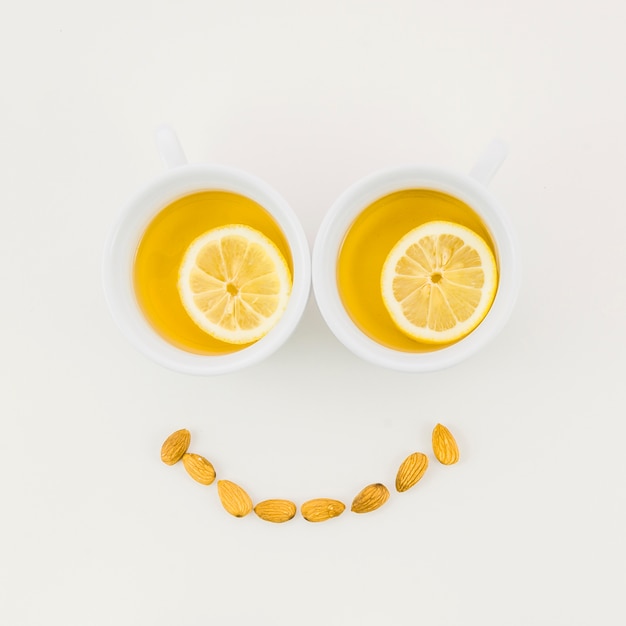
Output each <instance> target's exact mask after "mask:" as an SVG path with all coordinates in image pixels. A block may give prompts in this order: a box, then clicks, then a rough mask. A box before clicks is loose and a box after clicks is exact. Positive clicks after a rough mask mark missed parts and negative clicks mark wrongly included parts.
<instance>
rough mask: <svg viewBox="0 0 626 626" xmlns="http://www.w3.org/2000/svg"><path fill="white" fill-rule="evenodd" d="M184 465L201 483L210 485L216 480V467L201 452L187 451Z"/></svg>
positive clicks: (190, 474) (184, 456)
mask: <svg viewBox="0 0 626 626" xmlns="http://www.w3.org/2000/svg"><path fill="white" fill-rule="evenodd" d="M183 465H184V466H185V469H186V470H187V474H189V476H191V477H192V478H193V479H194V480H195V481H197V482H199V483H200V484H201V485H210V484H211V483H212V482H213V481H214V480H215V468H214V467H213V465H212V463H211V462H210V461H207V460H206V459H205V458H204V457H203V456H200V455H199V454H192V453H189V452H185V454H183Z"/></svg>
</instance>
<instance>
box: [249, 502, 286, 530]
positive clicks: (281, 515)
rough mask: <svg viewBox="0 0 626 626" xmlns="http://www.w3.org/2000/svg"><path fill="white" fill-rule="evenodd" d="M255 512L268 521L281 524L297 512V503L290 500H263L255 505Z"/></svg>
mask: <svg viewBox="0 0 626 626" xmlns="http://www.w3.org/2000/svg"><path fill="white" fill-rule="evenodd" d="M254 512H255V513H256V514H257V515H258V516H259V517H260V518H261V519H264V520H265V521H266V522H274V523H275V524H281V523H282V522H288V521H289V520H290V519H293V517H294V516H295V514H296V505H295V504H294V503H293V502H291V501H290V500H263V502H259V503H258V504H257V505H256V506H255V507H254Z"/></svg>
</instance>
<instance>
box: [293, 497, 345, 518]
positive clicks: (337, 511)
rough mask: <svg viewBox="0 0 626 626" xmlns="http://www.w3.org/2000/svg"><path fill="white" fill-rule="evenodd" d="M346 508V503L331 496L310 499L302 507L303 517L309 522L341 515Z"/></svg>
mask: <svg viewBox="0 0 626 626" xmlns="http://www.w3.org/2000/svg"><path fill="white" fill-rule="evenodd" d="M345 509H346V505H345V504H344V503H343V502H339V500H332V499H331V498H316V499H315V500H308V501H307V502H305V503H304V504H303V505H302V506H301V507H300V512H301V513H302V517H304V519H305V520H307V522H325V521H326V520H329V519H332V518H333V517H339V515H341V514H342V513H343V512H344V511H345Z"/></svg>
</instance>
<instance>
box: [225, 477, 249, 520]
mask: <svg viewBox="0 0 626 626" xmlns="http://www.w3.org/2000/svg"><path fill="white" fill-rule="evenodd" d="M217 493H218V495H219V497H220V500H221V501H222V506H223V507H224V508H225V509H226V511H228V513H230V514H231V515H234V516H235V517H245V516H246V515H248V513H250V511H252V500H251V499H250V496H249V495H248V494H247V493H246V492H245V491H244V490H243V489H242V488H241V487H240V486H239V485H236V484H235V483H232V482H230V480H218V481H217Z"/></svg>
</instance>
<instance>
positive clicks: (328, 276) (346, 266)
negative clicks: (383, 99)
mask: <svg viewBox="0 0 626 626" xmlns="http://www.w3.org/2000/svg"><path fill="white" fill-rule="evenodd" d="M434 220H444V221H450V222H454V223H458V224H461V225H463V226H465V227H467V228H469V229H470V230H472V231H474V232H475V233H476V234H478V235H479V236H480V237H481V238H482V239H483V240H484V241H485V242H486V243H487V245H488V246H489V248H490V249H491V251H492V253H493V254H494V257H495V259H496V264H497V266H498V276H499V280H498V288H497V292H496V296H495V299H494V301H493V303H492V306H491V308H490V310H489V312H488V314H487V316H486V317H485V318H484V319H483V321H482V322H481V323H480V324H479V325H478V327H477V328H476V329H474V330H473V331H472V332H471V333H470V334H469V335H467V336H466V337H464V338H463V339H460V340H458V341H457V342H454V343H450V344H441V345H432V344H427V343H421V342H418V341H415V340H413V339H411V338H409V337H408V336H407V335H405V334H404V333H402V332H401V331H400V330H399V329H398V328H397V326H396V325H395V323H394V322H393V320H392V319H391V316H390V315H389V313H388V312H387V309H386V307H385V305H384V302H383V298H382V294H381V288H380V276H381V272H382V267H383V264H384V262H385V259H386V257H387V255H388V253H389V251H390V250H391V249H392V248H393V246H394V245H395V244H396V243H397V241H399V239H401V238H402V236H404V235H405V234H406V233H407V232H409V231H410V230H412V229H413V228H415V227H417V226H420V225H422V224H424V223H426V222H429V221H434ZM312 277H313V287H314V291H315V296H316V299H317V302H318V306H319V308H320V311H321V313H322V316H323V317H324V319H325V320H326V322H327V324H328V326H329V327H330V329H331V330H332V332H333V333H334V334H335V335H336V337H337V338H338V339H339V340H340V341H341V342H342V343H343V344H344V345H345V346H346V347H347V348H349V349H350V350H351V351H352V352H354V353H355V354H356V355H357V356H360V357H361V358H364V359H365V360H368V361H370V362H372V363H375V364H378V365H382V366H384V367H388V368H391V369H397V370H402V371H414V372H419V371H432V370H437V369H442V368H445V367H448V366H450V365H453V364H455V363H458V362H460V361H462V360H464V359H465V358H467V357H469V356H470V355H471V354H473V353H475V352H476V351H477V350H478V349H480V348H481V347H482V346H483V345H485V344H486V343H487V342H488V341H489V340H490V339H491V338H492V337H493V336H494V335H495V334H497V332H498V331H499V330H500V329H501V328H502V327H503V325H504V324H505V322H506V320H507V319H508V317H509V315H510V312H511V310H512V307H513V304H514V301H515V297H516V294H517V291H518V289H519V282H520V269H519V263H518V259H517V252H516V245H515V243H514V240H513V235H512V229H511V227H510V225H509V223H508V220H507V217H506V215H505V214H504V213H503V211H502V210H501V208H500V207H499V205H498V204H497V203H496V201H495V200H494V198H493V197H492V196H491V195H490V194H489V193H488V191H487V189H486V187H485V186H483V185H482V184H480V183H478V182H477V181H476V180H474V179H473V178H471V177H470V176H466V175H461V174H457V173H454V172H449V171H447V170H443V169H439V168H424V167H405V168H394V169H391V170H385V171H383V172H378V173H376V174H373V175H371V176H370V177H368V178H365V179H363V180H362V181H360V182H358V183H356V184H355V185H353V186H352V187H351V188H350V189H348V190H347V191H346V192H345V193H344V194H343V195H342V196H341V197H340V198H339V199H338V200H337V201H336V203H335V204H334V205H333V207H332V208H331V210H330V211H329V213H328V214H327V216H326V218H325V219H324V221H323V222H322V225H321V227H320V230H319V232H318V236H317V238H316V241H315V246H314V249H313V266H312Z"/></svg>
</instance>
